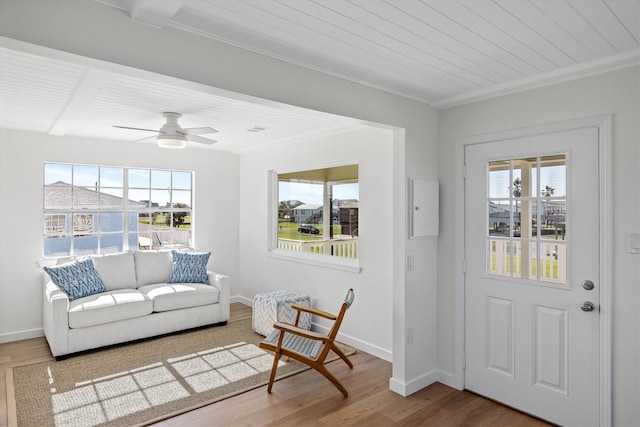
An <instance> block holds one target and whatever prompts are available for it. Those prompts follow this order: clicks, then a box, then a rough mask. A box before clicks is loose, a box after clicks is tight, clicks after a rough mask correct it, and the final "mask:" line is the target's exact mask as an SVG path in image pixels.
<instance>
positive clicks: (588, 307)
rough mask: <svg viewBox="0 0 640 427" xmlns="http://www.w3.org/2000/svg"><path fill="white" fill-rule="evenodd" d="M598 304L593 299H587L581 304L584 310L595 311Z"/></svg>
mask: <svg viewBox="0 0 640 427" xmlns="http://www.w3.org/2000/svg"><path fill="white" fill-rule="evenodd" d="M595 307H596V306H595V305H593V303H592V302H591V301H585V302H583V303H582V305H580V308H581V309H582V311H593V309H594V308H595Z"/></svg>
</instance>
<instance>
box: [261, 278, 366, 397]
mask: <svg viewBox="0 0 640 427" xmlns="http://www.w3.org/2000/svg"><path fill="white" fill-rule="evenodd" d="M354 298H355V294H354V293H353V289H349V292H347V296H346V298H345V299H344V303H342V308H341V309H340V312H339V313H338V315H333V314H331V313H327V312H325V311H322V310H318V309H315V308H311V307H304V306H301V305H297V304H292V305H291V308H293V309H295V310H297V312H298V313H297V314H296V323H295V324H294V325H290V324H287V323H281V322H276V323H275V324H274V325H273V327H274V328H275V329H274V330H273V332H271V333H270V334H269V336H267V337H266V338H265V339H264V341H262V342H261V343H260V347H261V348H263V349H266V350H270V351H273V352H274V353H275V355H274V359H273V367H272V368H271V377H270V378H269V387H268V388H267V391H268V392H269V393H271V388H272V387H273V381H274V379H275V377H276V370H277V368H278V361H279V360H280V357H282V356H285V357H287V359H289V358H293V359H295V360H297V361H299V362H302V363H304V364H305V365H308V366H310V367H311V368H313V369H315V370H316V371H318V372H320V373H321V374H322V375H324V376H325V377H326V378H327V379H328V380H329V381H331V382H332V383H333V385H335V386H336V387H337V388H338V390H340V391H341V392H342V394H343V395H344V397H347V396H349V393H348V392H347V389H346V388H344V386H343V385H342V384H341V383H340V381H338V379H337V378H336V377H335V376H334V375H333V374H332V373H331V372H330V371H329V370H328V369H327V368H326V366H325V365H324V361H325V359H326V358H327V355H328V354H329V351H330V350H333V352H334V353H336V354H337V355H338V356H340V358H341V359H342V360H344V361H345V363H346V364H347V365H348V366H349V367H350V368H352V369H353V364H352V363H351V361H350V360H349V358H348V357H347V356H346V355H345V354H344V353H343V352H342V350H340V348H338V346H337V345H336V344H335V342H334V340H335V338H336V335H337V334H338V330H339V329H340V324H341V323H342V318H343V317H344V314H345V312H346V311H347V309H348V308H349V307H350V306H351V304H352V303H353V300H354ZM302 312H307V313H311V314H315V315H316V316H320V317H324V318H325V319H329V320H333V321H334V322H333V326H332V327H331V330H330V331H329V334H327V335H324V334H321V333H318V332H314V331H308V330H306V329H301V328H299V327H298V326H297V325H298V321H299V320H300V314H301V313H302Z"/></svg>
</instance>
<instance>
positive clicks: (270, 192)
mask: <svg viewBox="0 0 640 427" xmlns="http://www.w3.org/2000/svg"><path fill="white" fill-rule="evenodd" d="M351 165H358V166H360V163H359V162H358V160H357V159H349V160H343V161H336V162H327V163H315V164H305V165H302V166H297V167H291V168H286V169H285V168H283V169H277V170H269V171H267V184H268V187H267V224H268V225H267V233H266V234H267V242H266V243H267V248H266V249H267V250H266V256H267V257H270V258H274V259H279V260H284V261H290V262H295V263H303V264H309V265H314V266H317V267H323V268H330V269H335V270H341V271H346V272H350V273H360V272H361V271H362V266H361V264H360V257H359V256H358V258H344V257H339V256H333V255H325V254H317V253H310V252H298V251H291V250H287V249H280V248H278V219H279V216H278V207H279V203H280V201H279V197H278V196H279V179H278V177H279V175H282V174H289V173H296V172H304V171H311V170H316V169H327V168H334V167H341V166H351ZM358 184H359V185H360V184H361V181H360V176H359V174H358ZM359 214H360V213H359ZM358 237H359V236H358Z"/></svg>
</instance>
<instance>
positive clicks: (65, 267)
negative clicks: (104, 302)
mask: <svg viewBox="0 0 640 427" xmlns="http://www.w3.org/2000/svg"><path fill="white" fill-rule="evenodd" d="M44 271H46V272H47V274H48V275H49V277H50V278H51V280H52V281H53V283H55V284H56V285H58V287H59V288H60V289H62V291H63V292H64V293H65V294H67V295H68V296H69V300H70V301H74V300H76V299H78V298H82V297H86V296H87V295H93V294H97V293H101V292H106V291H107V289H106V288H105V286H104V283H102V279H101V278H100V275H99V274H98V272H97V271H96V268H95V266H94V265H93V260H91V258H83V259H78V260H76V261H73V262H70V263H68V264H62V265H56V266H55V267H44Z"/></svg>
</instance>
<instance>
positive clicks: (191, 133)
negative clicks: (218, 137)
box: [113, 112, 218, 149]
mask: <svg viewBox="0 0 640 427" xmlns="http://www.w3.org/2000/svg"><path fill="white" fill-rule="evenodd" d="M162 115H163V116H164V118H165V120H166V121H165V123H164V125H162V127H161V128H160V129H158V130H155V129H144V128H134V127H129V126H117V125H113V127H116V128H120V129H132V130H143V131H147V132H157V135H155V136H150V137H147V138H142V139H139V140H137V141H135V142H139V141H149V140H152V139H155V140H156V141H157V142H158V147H161V148H174V149H177V148H185V147H186V146H187V141H191V142H197V143H199V144H207V145H211V144H213V143H215V142H217V141H215V140H213V139H209V138H204V137H202V136H198V135H206V134H209V133H218V131H217V130H215V129H214V128H211V127H201V128H185V129H183V128H182V127H180V125H179V124H178V119H179V118H180V117H182V114H180V113H171V112H165V113H162Z"/></svg>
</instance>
